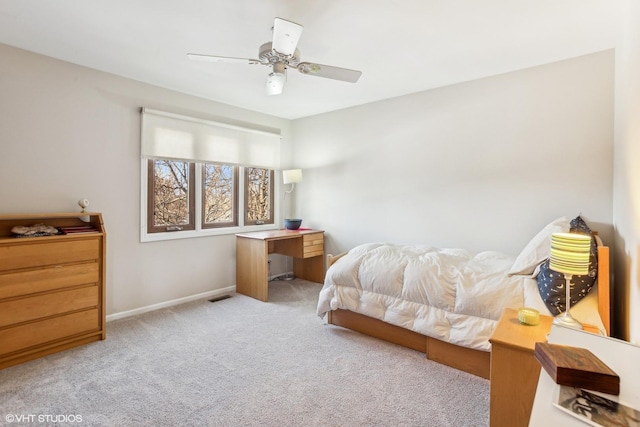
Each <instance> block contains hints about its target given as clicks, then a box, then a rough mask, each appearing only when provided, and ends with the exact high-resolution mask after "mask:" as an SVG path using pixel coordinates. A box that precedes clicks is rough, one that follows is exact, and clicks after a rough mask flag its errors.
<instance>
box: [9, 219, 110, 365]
mask: <svg viewBox="0 0 640 427" xmlns="http://www.w3.org/2000/svg"><path fill="white" fill-rule="evenodd" d="M35 224H44V225H49V226H53V227H56V228H65V227H66V228H67V229H68V230H69V232H68V234H62V235H54V236H41V237H14V236H13V235H12V233H11V229H12V228H13V227H14V226H19V225H22V226H32V225H35ZM85 226H90V228H92V229H89V230H82V229H80V227H85ZM105 257H106V234H105V230H104V225H103V223H102V215H101V214H99V213H58V214H32V215H2V216H0V369H1V368H5V367H8V366H12V365H15V364H18V363H22V362H25V361H27V360H31V359H35V358H38V357H41V356H45V355H47V354H51V353H55V352H58V351H62V350H65V349H68V348H72V347H76V346H79V345H83V344H86V343H89V342H92V341H97V340H103V339H105V338H106V329H105V271H106V269H105Z"/></svg>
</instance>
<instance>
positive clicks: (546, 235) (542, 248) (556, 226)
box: [508, 216, 571, 276]
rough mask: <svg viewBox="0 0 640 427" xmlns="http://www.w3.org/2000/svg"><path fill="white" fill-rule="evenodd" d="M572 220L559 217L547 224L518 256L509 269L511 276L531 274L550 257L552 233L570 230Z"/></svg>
mask: <svg viewBox="0 0 640 427" xmlns="http://www.w3.org/2000/svg"><path fill="white" fill-rule="evenodd" d="M570 222H571V220H569V219H568V218H566V217H564V216H563V217H561V218H558V219H556V220H554V221H552V222H550V223H549V224H547V225H546V226H545V227H544V228H543V229H542V230H540V232H538V234H536V235H535V237H534V238H533V239H531V241H530V242H529V243H528V244H527V246H525V248H524V249H523V250H522V252H520V255H518V257H517V258H516V260H515V262H514V263H513V265H512V266H511V269H510V270H509V273H508V274H509V276H513V275H514V274H524V275H527V276H530V275H531V274H533V272H534V270H535V269H536V267H537V266H538V265H540V264H541V263H543V262H544V261H545V260H546V259H547V258H549V252H550V251H551V235H552V234H553V233H560V232H564V233H566V232H568V231H569V228H570Z"/></svg>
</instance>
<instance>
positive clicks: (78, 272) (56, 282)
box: [0, 262, 100, 300]
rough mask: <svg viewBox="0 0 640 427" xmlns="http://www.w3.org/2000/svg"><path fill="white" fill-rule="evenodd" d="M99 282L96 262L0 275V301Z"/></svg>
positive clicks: (98, 268)
mask: <svg viewBox="0 0 640 427" xmlns="http://www.w3.org/2000/svg"><path fill="white" fill-rule="evenodd" d="M99 280H100V265H99V264H98V263H97V262H88V263H84V264H64V265H58V266H55V267H47V268H41V269H35V270H28V271H16V272H12V273H5V274H2V273H0V300H1V299H4V298H11V297H16V296H24V295H29V294H34V293H36V292H45V291H52V290H56V289H63V288H68V287H72V286H78V285H85V284H89V283H97V282H98V281H99Z"/></svg>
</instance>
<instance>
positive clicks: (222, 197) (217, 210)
mask: <svg viewBox="0 0 640 427" xmlns="http://www.w3.org/2000/svg"><path fill="white" fill-rule="evenodd" d="M237 225H238V168H237V167H235V166H230V165H214V164H211V163H205V164H204V165H202V228H215V227H233V226H237Z"/></svg>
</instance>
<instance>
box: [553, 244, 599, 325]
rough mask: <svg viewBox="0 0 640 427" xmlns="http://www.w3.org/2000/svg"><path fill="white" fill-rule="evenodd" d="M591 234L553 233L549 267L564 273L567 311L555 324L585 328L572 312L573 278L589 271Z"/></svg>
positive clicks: (560, 315)
mask: <svg viewBox="0 0 640 427" xmlns="http://www.w3.org/2000/svg"><path fill="white" fill-rule="evenodd" d="M590 250H591V236H587V235H585V234H578V233H553V234H552V235H551V259H550V260H549V268H550V269H551V270H554V271H557V272H559V273H563V274H564V281H565V285H564V291H565V301H566V306H565V311H564V313H561V314H559V315H558V316H556V318H555V319H553V323H554V324H555V325H562V326H567V327H569V328H575V329H583V327H582V324H581V323H580V322H579V321H577V320H576V319H574V318H573V317H572V316H571V313H570V307H569V305H570V303H571V279H572V278H573V275H574V274H579V275H585V274H588V273H589V252H590Z"/></svg>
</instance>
